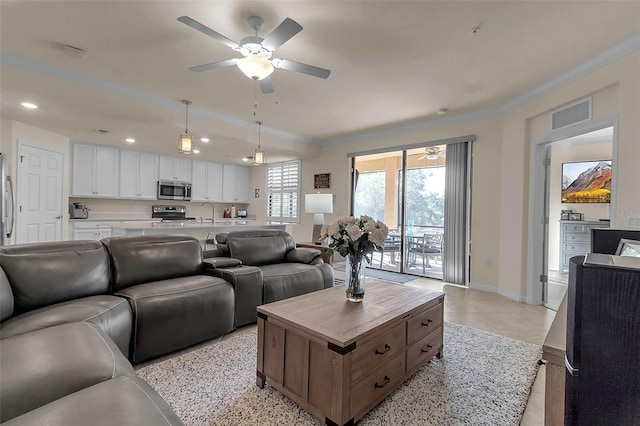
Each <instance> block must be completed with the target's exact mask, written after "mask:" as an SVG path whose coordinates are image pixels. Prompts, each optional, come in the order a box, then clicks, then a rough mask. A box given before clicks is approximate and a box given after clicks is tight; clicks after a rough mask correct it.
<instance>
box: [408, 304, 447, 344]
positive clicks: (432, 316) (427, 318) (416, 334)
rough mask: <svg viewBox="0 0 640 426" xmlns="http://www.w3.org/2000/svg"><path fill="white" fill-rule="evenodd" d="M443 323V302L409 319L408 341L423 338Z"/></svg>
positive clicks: (409, 342) (411, 341)
mask: <svg viewBox="0 0 640 426" xmlns="http://www.w3.org/2000/svg"><path fill="white" fill-rule="evenodd" d="M441 325H442V303H438V304H437V305H436V306H434V307H433V308H431V309H428V310H426V311H425V312H423V313H421V314H419V315H418V316H416V317H415V318H412V319H410V320H409V321H408V329H407V343H408V344H411V343H413V342H415V341H416V340H418V339H421V338H423V337H425V336H427V335H428V334H431V332H432V331H433V330H435V329H436V328H438V327H440V326H441Z"/></svg>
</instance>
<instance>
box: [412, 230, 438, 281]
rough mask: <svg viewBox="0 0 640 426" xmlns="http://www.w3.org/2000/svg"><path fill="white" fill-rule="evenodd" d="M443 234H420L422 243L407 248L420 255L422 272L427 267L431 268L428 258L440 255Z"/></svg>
mask: <svg viewBox="0 0 640 426" xmlns="http://www.w3.org/2000/svg"><path fill="white" fill-rule="evenodd" d="M443 239H444V234H424V235H423V236H422V243H420V244H416V245H415V246H413V247H411V248H409V252H410V253H412V254H414V255H417V256H422V273H423V274H424V273H425V272H426V269H427V268H431V265H430V264H429V259H435V258H437V257H440V258H441V257H442V242H443Z"/></svg>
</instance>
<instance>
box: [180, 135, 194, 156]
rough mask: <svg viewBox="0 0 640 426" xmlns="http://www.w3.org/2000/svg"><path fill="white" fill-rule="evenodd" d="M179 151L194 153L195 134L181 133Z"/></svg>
mask: <svg viewBox="0 0 640 426" xmlns="http://www.w3.org/2000/svg"><path fill="white" fill-rule="evenodd" d="M178 152H181V153H183V154H192V153H193V136H192V135H191V133H189V132H184V133H180V139H179V140H178Z"/></svg>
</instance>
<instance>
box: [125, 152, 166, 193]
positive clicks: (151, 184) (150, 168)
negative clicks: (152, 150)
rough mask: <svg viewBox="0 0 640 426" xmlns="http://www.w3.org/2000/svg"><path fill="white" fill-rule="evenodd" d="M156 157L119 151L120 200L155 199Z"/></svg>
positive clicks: (142, 153) (156, 181)
mask: <svg viewBox="0 0 640 426" xmlns="http://www.w3.org/2000/svg"><path fill="white" fill-rule="evenodd" d="M157 183H158V155H156V154H148V153H145V152H136V151H127V150H124V149H123V150H120V198H133V199H136V200H155V199H157Z"/></svg>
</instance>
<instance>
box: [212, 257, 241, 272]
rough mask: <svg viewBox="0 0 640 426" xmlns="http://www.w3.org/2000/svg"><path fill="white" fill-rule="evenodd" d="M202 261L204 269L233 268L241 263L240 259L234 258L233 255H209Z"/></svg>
mask: <svg viewBox="0 0 640 426" xmlns="http://www.w3.org/2000/svg"><path fill="white" fill-rule="evenodd" d="M202 262H203V263H204V268H205V270H208V269H209V270H210V269H220V268H233V267H234V266H240V265H242V260H240V259H236V258H235V257H219V256H217V257H209V258H206V259H204V260H203V261H202Z"/></svg>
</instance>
